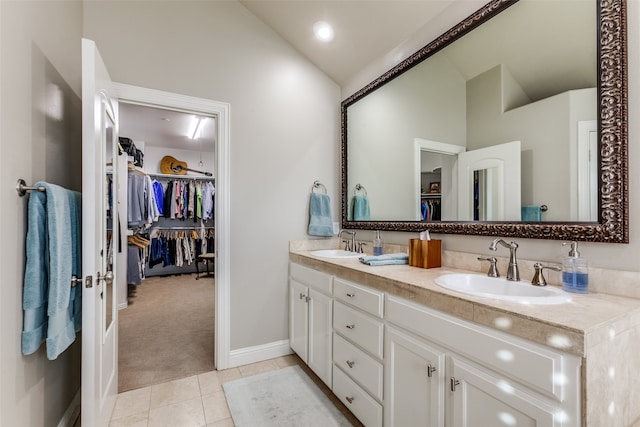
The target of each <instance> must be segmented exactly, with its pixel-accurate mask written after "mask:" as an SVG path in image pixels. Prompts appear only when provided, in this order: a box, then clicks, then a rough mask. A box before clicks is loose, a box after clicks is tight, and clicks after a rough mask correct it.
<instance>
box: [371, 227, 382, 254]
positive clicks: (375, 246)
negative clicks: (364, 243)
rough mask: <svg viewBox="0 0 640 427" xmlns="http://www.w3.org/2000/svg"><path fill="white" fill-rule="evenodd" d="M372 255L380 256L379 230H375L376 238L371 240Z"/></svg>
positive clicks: (380, 240) (380, 241)
mask: <svg viewBox="0 0 640 427" xmlns="http://www.w3.org/2000/svg"><path fill="white" fill-rule="evenodd" d="M373 254H374V255H382V239H380V230H376V237H375V239H373Z"/></svg>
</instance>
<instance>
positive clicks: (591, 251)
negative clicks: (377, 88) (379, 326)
mask: <svg viewBox="0 0 640 427" xmlns="http://www.w3.org/2000/svg"><path fill="white" fill-rule="evenodd" d="M482 4H483V2H482V1H462V2H455V3H454V4H453V5H452V6H451V7H450V8H449V9H448V10H446V11H445V12H444V13H443V14H442V15H441V16H440V17H438V18H437V19H434V20H433V21H432V23H431V24H430V25H428V26H425V27H424V28H423V29H422V30H421V31H419V32H418V33H417V34H416V35H415V37H413V38H411V39H410V40H408V41H407V42H405V43H404V44H402V45H401V46H398V47H397V48H396V49H394V50H393V51H392V52H390V53H388V54H386V55H383V56H382V57H380V58H377V59H376V60H375V61H373V62H372V63H371V64H369V65H368V66H367V67H365V68H364V69H363V70H362V72H361V73H360V74H359V75H358V76H356V77H354V79H352V80H351V81H350V82H349V83H348V84H346V85H345V86H344V87H343V88H342V97H343V99H344V98H346V97H348V96H349V95H350V94H352V93H353V92H355V91H356V90H358V89H360V88H362V87H364V86H365V85H366V84H368V83H370V82H371V81H373V80H374V79H375V78H377V77H378V76H380V75H381V74H383V73H384V72H385V71H387V70H388V69H389V68H391V67H392V66H393V65H395V63H396V61H397V60H396V59H395V58H406V57H407V56H409V55H410V54H411V53H413V52H415V51H416V50H418V49H419V48H420V47H422V46H424V45H425V44H427V43H428V42H429V41H431V40H433V39H434V38H436V37H437V36H438V35H440V34H442V33H443V32H444V31H446V30H447V29H449V28H450V27H451V26H453V25H455V24H456V23H457V22H459V21H460V20H461V19H463V18H464V17H466V16H468V15H469V14H470V13H472V12H473V11H474V10H476V9H478V8H479V7H480V6H481V5H482ZM639 4H640V3H639V2H638V0H629V1H627V14H628V17H627V19H628V28H627V38H628V75H629V83H628V90H629V96H628V98H629V210H630V221H629V226H630V233H629V240H630V243H629V244H605V243H588V242H584V243H581V244H580V247H581V254H582V256H583V257H586V258H588V259H589V263H590V265H591V266H593V267H600V268H611V269H619V270H626V271H640V263H638V254H639V253H640V226H638V225H639V222H638V219H637V216H638V212H640V173H638V169H640V121H639V120H638V117H640V81H638V79H637V78H634V76H637V75H638V74H640V7H639ZM358 234H359V237H360V236H361V237H362V238H369V240H370V239H372V236H373V232H369V233H367V232H358ZM413 237H415V235H414V233H383V241H385V242H388V243H391V242H395V243H402V244H406V242H407V240H408V239H409V238H413ZM437 237H438V238H441V239H442V240H443V248H444V249H448V250H455V251H462V252H471V253H477V254H486V255H489V254H490V251H489V250H488V246H489V242H490V240H491V237H475V236H454V235H438V236H437ZM516 240H517V241H518V243H519V244H520V249H519V250H518V252H519V255H520V256H521V257H522V258H525V259H531V260H540V261H552V262H557V261H559V260H560V259H561V257H562V256H565V255H566V250H565V249H566V248H562V247H561V246H560V242H559V241H552V240H537V239H516ZM492 254H493V253H492ZM498 255H500V256H506V254H504V253H502V254H500V253H498Z"/></svg>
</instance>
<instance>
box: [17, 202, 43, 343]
mask: <svg viewBox="0 0 640 427" xmlns="http://www.w3.org/2000/svg"><path fill="white" fill-rule="evenodd" d="M46 200H47V198H46V195H45V194H44V193H41V192H39V191H33V192H31V194H30V196H29V213H28V217H27V227H28V228H27V240H26V251H27V259H26V267H25V271H24V285H23V290H22V308H23V310H24V319H23V322H22V354H31V353H34V352H35V351H36V350H37V349H38V348H39V347H40V344H41V343H42V342H43V341H44V340H45V338H46V336H47V320H48V319H47V299H48V291H49V279H48V274H47V272H48V269H47V259H48V255H47V254H48V251H49V249H48V247H47V240H48V239H47V230H46V227H47V226H46V224H47V212H46Z"/></svg>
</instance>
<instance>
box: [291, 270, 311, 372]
mask: <svg viewBox="0 0 640 427" xmlns="http://www.w3.org/2000/svg"><path fill="white" fill-rule="evenodd" d="M308 297H309V290H308V288H307V287H306V286H305V285H303V284H302V283H300V282H298V281H296V280H295V279H290V280H289V346H290V347H291V349H292V350H293V351H295V352H296V353H297V354H298V356H300V358H301V359H302V360H303V361H304V362H305V363H307V339H308V336H309V320H308V319H309V304H308V303H307V298H308Z"/></svg>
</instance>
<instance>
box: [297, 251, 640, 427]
mask: <svg viewBox="0 0 640 427" xmlns="http://www.w3.org/2000/svg"><path fill="white" fill-rule="evenodd" d="M314 244H315V245H318V244H319V243H318V242H315V243H314V242H313V241H307V242H292V244H291V246H290V252H289V260H290V264H289V289H290V291H289V304H290V314H289V316H290V317H289V320H290V321H289V325H290V344H291V348H292V349H293V350H294V351H295V352H296V353H297V354H298V355H299V356H300V357H301V358H302V359H303V360H304V361H305V363H307V364H308V366H309V367H310V368H311V369H312V370H313V371H314V372H315V373H316V374H317V375H318V377H319V378H321V379H322V381H324V382H325V383H326V384H327V386H329V387H330V388H331V389H332V390H333V392H334V393H335V394H336V396H337V397H339V398H340V399H341V400H342V402H343V403H344V404H345V405H346V406H347V408H349V409H350V410H351V411H352V412H353V413H354V415H355V416H356V417H357V418H358V419H360V420H361V421H362V423H363V424H364V425H366V426H382V425H384V426H414V425H421V426H614V425H615V426H631V425H634V424H633V423H634V421H636V420H638V418H640V408H639V407H638V405H637V402H638V401H639V400H640V384H639V382H638V381H637V372H639V371H640V356H639V355H640V301H639V300H636V299H631V298H624V297H619V296H612V295H607V294H596V293H591V294H587V295H578V294H567V293H564V292H563V291H561V290H559V289H557V288H556V287H551V286H550V287H548V288H547V289H548V291H549V292H550V294H548V295H547V294H541V293H538V291H535V292H533V293H530V292H529V291H528V289H545V288H534V287H532V286H531V285H528V284H526V282H524V281H523V282H520V283H508V284H507V285H505V286H508V285H509V284H511V285H513V286H514V289H515V292H516V295H515V296H514V295H511V297H509V295H506V296H507V297H506V298H505V295H504V294H505V293H508V292H509V291H511V290H510V289H507V290H504V291H499V293H500V295H497V296H496V295H490V294H489V295H486V294H484V293H483V289H489V290H491V288H490V286H492V285H498V284H499V280H498V281H493V282H492V281H491V280H490V279H491V278H488V277H486V275H482V273H480V272H479V271H469V270H462V269H460V268H451V267H447V266H446V265H448V264H447V262H446V261H445V262H443V264H444V265H445V266H443V267H441V268H434V269H428V270H427V269H422V268H416V267H410V266H408V265H388V266H376V267H371V266H368V265H365V264H363V263H361V262H360V261H359V260H358V259H357V258H356V257H355V255H354V256H353V257H348V256H345V254H344V253H338V252H331V251H333V249H332V248H321V247H314ZM318 249H321V250H323V251H324V252H318ZM462 255H463V254H462ZM456 256H458V255H457V254H446V256H445V257H444V258H443V260H449V259H453V258H455V257H456ZM450 264H455V263H450ZM523 280H524V278H523ZM436 282H439V283H440V284H437V283H436ZM469 287H470V288H469ZM483 287H484V288H483ZM518 287H523V288H522V289H521V290H520V289H519V288H518ZM495 292H498V291H495Z"/></svg>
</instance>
